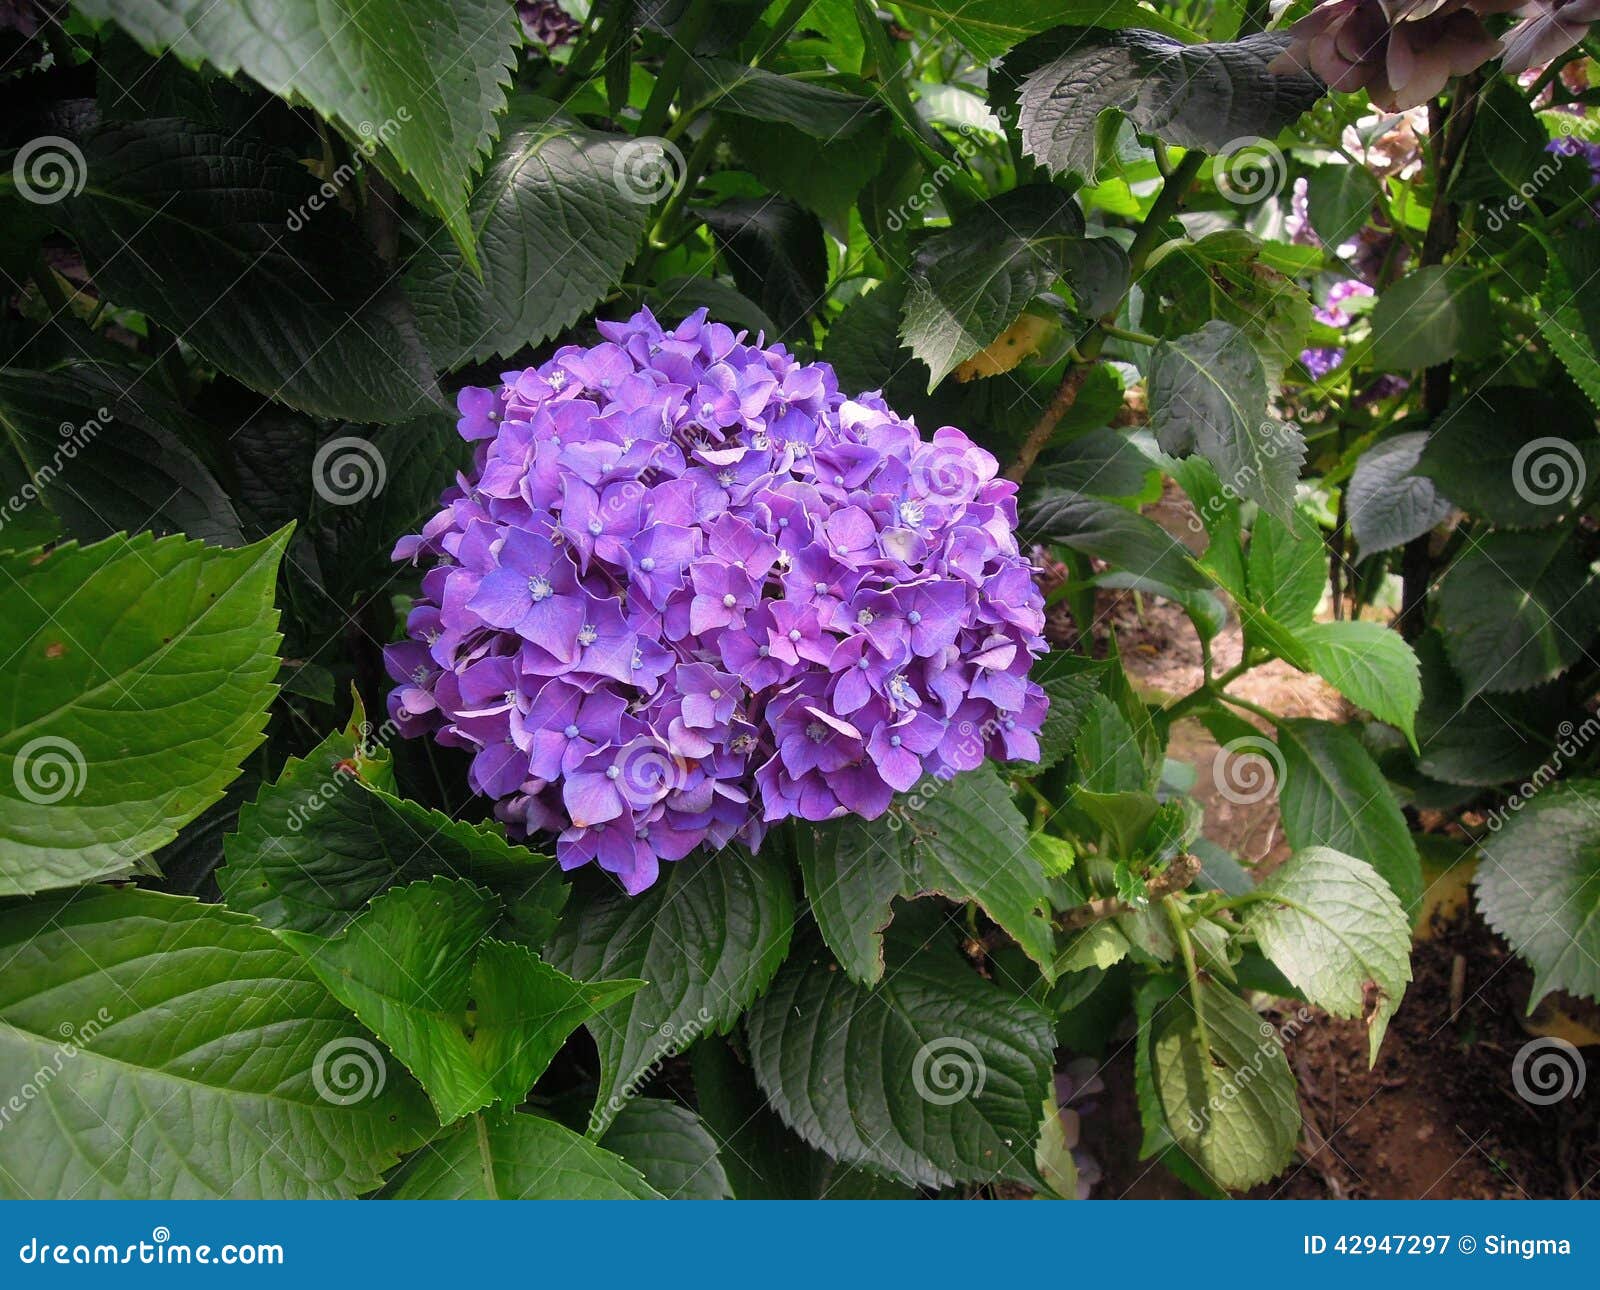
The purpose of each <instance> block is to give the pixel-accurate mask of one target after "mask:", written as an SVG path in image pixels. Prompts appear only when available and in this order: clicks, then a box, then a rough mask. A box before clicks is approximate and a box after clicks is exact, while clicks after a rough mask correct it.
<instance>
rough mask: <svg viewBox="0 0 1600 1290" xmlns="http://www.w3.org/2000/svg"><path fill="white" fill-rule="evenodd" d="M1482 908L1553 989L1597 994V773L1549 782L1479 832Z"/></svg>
mask: <svg viewBox="0 0 1600 1290" xmlns="http://www.w3.org/2000/svg"><path fill="white" fill-rule="evenodd" d="M1478 845H1479V847H1480V848H1481V850H1482V853H1483V859H1482V860H1481V862H1480V863H1479V865H1478V872H1477V877H1476V882H1477V887H1478V908H1479V909H1480V910H1482V911H1483V916H1484V919H1485V920H1486V921H1487V922H1488V924H1489V926H1490V927H1492V928H1494V929H1495V931H1497V932H1499V933H1500V934H1501V935H1502V936H1504V937H1505V938H1506V940H1508V941H1509V942H1511V946H1512V948H1513V949H1515V950H1516V951H1517V953H1518V954H1520V955H1522V957H1523V958H1525V959H1527V960H1528V962H1529V963H1530V964H1532V965H1533V994H1532V995H1531V997H1530V998H1529V999H1528V1011H1529V1012H1532V1011H1533V1009H1534V1007H1535V1005H1537V1004H1538V1002H1539V1000H1541V999H1543V998H1544V996H1545V995H1547V994H1549V993H1550V992H1551V991H1552V990H1565V991H1567V992H1568V993H1569V994H1575V995H1580V996H1582V997H1584V998H1588V999H1600V781H1597V780H1592V779H1580V780H1570V781H1568V782H1567V783H1565V784H1556V785H1552V786H1550V787H1549V788H1546V789H1544V791H1543V792H1541V793H1539V794H1538V796H1536V797H1533V798H1532V799H1531V800H1528V801H1526V802H1524V803H1522V805H1521V809H1520V810H1518V811H1516V812H1514V813H1512V814H1511V816H1510V818H1509V819H1508V820H1506V821H1505V823H1504V825H1503V827H1500V828H1498V829H1495V828H1491V829H1490V830H1489V832H1487V833H1486V834H1485V835H1484V836H1483V837H1482V838H1481V839H1480V840H1479V844H1478Z"/></svg>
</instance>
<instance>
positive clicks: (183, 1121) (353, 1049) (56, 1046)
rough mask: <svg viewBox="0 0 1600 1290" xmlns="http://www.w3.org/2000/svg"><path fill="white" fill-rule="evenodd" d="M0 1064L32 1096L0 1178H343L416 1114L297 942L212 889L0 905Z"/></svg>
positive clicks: (226, 1193)
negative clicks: (26, 1083)
mask: <svg viewBox="0 0 1600 1290" xmlns="http://www.w3.org/2000/svg"><path fill="white" fill-rule="evenodd" d="M0 953H3V955H4V958H5V961H6V965H7V967H6V971H5V973H4V974H3V976H0V1067H3V1068H4V1069H5V1070H7V1071H11V1072H14V1073H15V1075H16V1081H17V1083H16V1084H15V1085H14V1086H13V1088H14V1091H20V1090H21V1086H22V1081H23V1080H24V1078H25V1077H26V1075H27V1073H29V1072H34V1071H41V1072H42V1071H50V1072H51V1073H52V1076H53V1077H52V1078H50V1079H49V1080H48V1081H46V1080H44V1079H42V1078H36V1079H35V1081H34V1084H33V1087H34V1088H35V1089H36V1096H34V1097H30V1098H29V1099H28V1101H27V1102H26V1104H25V1109H24V1110H23V1111H22V1113H21V1114H19V1115H16V1116H14V1117H13V1118H11V1119H10V1121H9V1122H8V1123H7V1124H6V1128H5V1132H4V1133H0V1194H3V1195H6V1196H10V1197H14V1198H22V1197H35V1198H48V1197H77V1198H79V1199H86V1198H102V1199H115V1198H124V1199H140V1200H150V1199H152V1198H156V1199H180V1198H191V1197H193V1198H207V1197H235V1198H244V1199H276V1198H285V1197H287V1198H302V1199H304V1198H320V1197H353V1196H356V1195H359V1194H361V1193H363V1192H368V1191H371V1190H373V1189H374V1188H376V1187H377V1186H378V1185H379V1183H380V1182H381V1181H382V1175H383V1173H384V1171H385V1170H387V1169H389V1168H391V1167H392V1166H393V1165H394V1164H395V1163H396V1162H397V1161H398V1159H399V1157H400V1154H401V1152H403V1151H407V1150H410V1149H412V1148H413V1147H416V1146H419V1145H421V1143H422V1142H423V1141H424V1139H425V1136H426V1134H427V1133H428V1131H429V1130H430V1128H431V1122H432V1118H433V1117H432V1115H431V1114H430V1112H429V1110H428V1104H427V1100H426V1099H425V1098H424V1097H423V1096H422V1092H421V1090H420V1089H418V1088H417V1086H416V1085H415V1084H414V1083H412V1081H411V1079H410V1077H409V1076H408V1075H407V1074H406V1073H405V1071H404V1070H403V1069H401V1068H400V1066H399V1065H398V1064H397V1063H394V1062H391V1061H389V1060H387V1059H386V1057H385V1055H384V1053H383V1052H382V1050H380V1049H379V1048H378V1046H377V1045H376V1044H375V1043H373V1042H372V1040H371V1039H370V1038H369V1037H367V1032H366V1031H365V1030H363V1029H362V1028H361V1027H360V1026H358V1025H356V1024H355V1022H353V1021H352V1020H351V1019H350V1015H349V1013H348V1012H346V1011H345V1009H344V1008H343V1007H342V1006H341V1005H340V1004H339V1003H338V1001H337V1000H335V999H334V998H333V997H332V996H331V995H329V994H328V992H327V991H326V990H324V989H323V988H322V986H321V985H320V984H319V983H318V981H317V980H316V978H315V977H314V976H313V975H312V973H311V972H310V970H309V969H307V968H306V967H305V965H304V964H302V963H301V962H300V960H299V958H298V956H296V955H295V953H294V952H293V951H292V950H290V949H288V948H287V947H286V946H283V945H280V944H279V943H278V942H277V941H276V939H275V938H274V937H273V936H272V934H271V933H270V932H268V931H266V930H265V929H263V928H261V927H260V926H258V925H257V924H256V923H255V922H254V921H253V920H251V919H249V918H245V917H242V916H241V915H238V914H233V913H229V912H228V911H227V910H225V909H223V908H221V907H220V906H217V905H202V904H199V903H197V902H195V901H192V900H189V899H186V898H182V897H177V896H163V895H158V894H156V893H154V892H147V891H136V890H131V889H124V890H110V889H106V888H100V889H95V890H91V891H86V892H75V893H72V894H71V895H68V896H61V897H49V898H44V899H40V900H35V901H32V902H30V903H29V904H26V905H21V906H16V907H13V908H11V909H8V910H6V911H4V912H3V913H0Z"/></svg>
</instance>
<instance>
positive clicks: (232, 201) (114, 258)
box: [50, 3, 438, 421]
mask: <svg viewBox="0 0 1600 1290" xmlns="http://www.w3.org/2000/svg"><path fill="white" fill-rule="evenodd" d="M223 8H227V9H232V8H234V6H233V5H232V4H227V3H224V4H223V5H219V6H214V7H213V8H212V10H210V11H209V12H212V13H216V12H218V11H219V10H221V9H223ZM83 153H84V158H85V163H86V174H87V176H88V179H87V183H86V185H85V187H84V189H83V192H82V193H81V194H80V195H78V196H75V197H69V198H67V199H66V200H64V201H62V202H60V203H59V204H57V205H56V206H53V207H51V208H50V209H51V211H52V212H53V213H54V215H55V217H56V218H58V219H60V220H61V221H62V222H63V223H64V224H65V225H66V227H67V228H68V229H69V231H70V232H71V233H72V235H73V237H74V238H75V239H76V241H77V243H78V246H79V248H80V249H81V250H82V251H83V254H84V258H85V259H86V260H87V262H88V265H89V268H90V271H91V273H92V274H93V276H94V281H95V285H96V286H97V287H99V289H100V290H101V291H102V292H104V293H105V294H106V295H107V296H109V297H110V298H111V299H113V300H115V301H116V302H117V303H118V304H120V305H122V306H124V307H127V308H133V309H138V310H140V311H141V312H143V313H146V314H149V315H150V316H151V317H152V318H154V319H155V320H156V321H158V322H160V323H162V324H164V325H165V326H166V327H167V328H168V329H169V330H171V331H173V332H176V333H178V334H179V335H181V336H182V337H183V338H184V340H185V341H186V342H188V343H189V344H191V345H193V346H194V347H195V349H197V350H199V351H200V353H201V354H202V355H204V356H205V358H207V359H208V360H210V361H211V362H212V363H215V364H216V365H217V366H218V367H220V368H222V369H223V371H225V372H227V373H228V374H229V375H230V376H234V377H236V378H238V379H239V380H240V381H242V382H244V384H246V385H248V386H250V388H251V389H254V390H259V391H261V392H262V393H263V394H266V395H268V396H269V397H271V398H274V399H279V400H281V401H282V402H284V403H288V404H290V405H291V406H293V407H297V408H301V409H303V410H304V411H307V412H312V413H316V414H317V415H319V416H328V417H348V418H350V419H351V420H355V421H403V420H405V419H406V418H408V417H412V416H415V415H416V414H417V413H418V412H420V411H423V410H424V409H425V408H426V407H427V406H428V405H429V404H431V403H433V402H436V401H437V399H438V392H437V389H436V387H435V386H434V382H433V371H432V367H433V365H432V362H431V361H430V360H429V358H428V355H427V353H426V352H425V351H424V349H423V346H422V341H421V337H420V335H419V333H418V330H417V324H416V319H415V318H413V317H412V316H411V310H410V306H409V305H408V304H407V303H406V300H405V297H404V296H403V295H402V294H401V292H400V291H399V290H398V288H396V287H393V286H391V285H387V284H388V280H389V278H390V276H391V275H390V274H389V272H388V270H386V269H385V268H384V267H383V266H382V265H381V264H380V263H379V262H378V260H377V258H376V257H375V256H374V255H372V254H371V253H370V252H368V251H366V250H365V249H364V243H363V241H362V238H361V235H360V232H359V230H358V229H357V228H356V225H355V223H354V221H352V220H351V219H350V218H349V217H347V216H346V215H345V214H344V213H343V212H342V211H341V210H338V209H336V208H334V207H333V206H330V205H328V203H327V201H326V199H325V198H323V197H321V196H320V195H319V194H320V192H321V189H320V187H319V185H318V183H317V181H316V180H315V179H314V178H313V177H312V176H311V175H310V174H309V173H308V172H307V171H306V170H305V169H304V168H303V167H301V166H299V165H298V164H296V162H295V160H294V158H293V157H292V156H290V155H288V154H287V153H280V152H278V151H277V150H275V149H273V148H271V147H269V146H267V145H266V144H264V143H262V142H260V141H258V140H256V139H254V138H252V137H250V136H249V135H246V134H240V133H238V132H236V131H224V130H221V129H214V128H210V127H203V126H196V125H193V124H191V123H189V122H186V121H178V120H172V119H166V120H156V121H141V122H126V123H123V124H120V125H111V126H105V127H102V128H101V129H99V130H96V131H94V132H93V133H92V134H91V135H90V136H89V137H88V138H87V139H86V140H85V143H84V148H83ZM313 201H315V202H316V203H317V204H318V205H319V206H322V207H323V209H320V210H319V209H317V207H315V206H312V205H310V203H312V202H313ZM297 223H298V225H299V226H298V227H296V224H297ZM241 317H243V318H248V319H250V322H251V325H249V326H240V325H239V320H240V318H241Z"/></svg>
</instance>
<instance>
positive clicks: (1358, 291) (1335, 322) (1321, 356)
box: [1300, 278, 1373, 380]
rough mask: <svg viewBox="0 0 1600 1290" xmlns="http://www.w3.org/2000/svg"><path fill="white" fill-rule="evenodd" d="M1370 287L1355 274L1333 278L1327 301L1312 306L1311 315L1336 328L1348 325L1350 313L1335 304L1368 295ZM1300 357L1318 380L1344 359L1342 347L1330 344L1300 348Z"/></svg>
mask: <svg viewBox="0 0 1600 1290" xmlns="http://www.w3.org/2000/svg"><path fill="white" fill-rule="evenodd" d="M1372 294H1373V290H1372V288H1371V287H1369V286H1368V285H1367V284H1366V283H1365V282H1362V281H1361V280H1360V279H1358V278H1346V279H1345V280H1344V281H1343V282H1336V283H1334V284H1333V286H1332V287H1331V288H1330V289H1329V291H1328V298H1327V301H1326V302H1325V303H1324V304H1323V305H1322V307H1321V308H1318V309H1313V310H1312V311H1311V314H1312V316H1313V317H1314V318H1315V319H1316V320H1317V321H1318V322H1319V323H1322V324H1323V325H1324V326H1325V327H1338V328H1339V329H1340V330H1343V329H1344V328H1346V327H1348V326H1349V325H1350V321H1351V319H1350V313H1349V311H1348V310H1345V309H1341V308H1339V306H1340V305H1341V304H1342V303H1344V301H1346V300H1349V299H1350V298H1351V297H1352V296H1370V295H1372ZM1300 361H1301V362H1302V363H1304V364H1305V365H1306V371H1308V372H1310V373H1311V375H1312V376H1313V377H1314V378H1315V379H1317V380H1321V379H1322V378H1323V377H1324V376H1326V375H1327V374H1328V373H1329V372H1331V371H1333V369H1334V368H1336V367H1338V366H1339V364H1340V363H1342V362H1344V350H1342V349H1337V348H1332V347H1327V346H1324V347H1319V348H1317V349H1305V350H1301V351H1300Z"/></svg>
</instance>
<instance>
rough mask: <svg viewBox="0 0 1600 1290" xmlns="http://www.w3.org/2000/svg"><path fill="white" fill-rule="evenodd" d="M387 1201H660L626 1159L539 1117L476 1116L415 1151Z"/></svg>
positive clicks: (387, 1190)
mask: <svg viewBox="0 0 1600 1290" xmlns="http://www.w3.org/2000/svg"><path fill="white" fill-rule="evenodd" d="M383 1195H384V1198H385V1199H387V1200H660V1199H661V1197H660V1196H659V1195H658V1194H657V1193H656V1191H655V1189H654V1188H653V1187H651V1186H650V1184H649V1183H648V1182H646V1181H645V1177H644V1175H643V1174H641V1173H640V1172H639V1171H638V1170H637V1169H635V1168H634V1167H633V1166H632V1165H630V1164H629V1163H628V1162H627V1161H625V1160H623V1159H622V1157H620V1156H617V1155H613V1154H612V1153H611V1152H609V1151H606V1150H604V1149H603V1148H601V1147H597V1146H596V1145H595V1144H594V1143H592V1142H590V1141H589V1140H588V1139H587V1138H583V1137H580V1136H579V1135H578V1134H576V1133H574V1132H573V1131H572V1130H571V1129H567V1128H563V1127H562V1126H561V1125H559V1124H557V1123H556V1122H555V1121H554V1120H546V1119H544V1118H542V1117H541V1116H537V1115H513V1116H511V1117H510V1118H509V1119H508V1120H506V1121H505V1122H504V1123H499V1124H494V1123H490V1122H489V1121H487V1120H485V1119H484V1118H483V1117H482V1116H473V1117H472V1118H471V1119H470V1120H465V1121H463V1122H462V1123H461V1124H459V1125H457V1126H456V1127H455V1128H453V1129H450V1130H448V1131H446V1132H445V1133H444V1134H442V1135H441V1136H439V1137H437V1138H435V1139H434V1140H433V1141H432V1142H430V1143H429V1144H428V1145H427V1147H426V1149H424V1150H422V1151H419V1152H417V1154H416V1155H414V1156H412V1157H411V1159H410V1160H408V1161H406V1163H405V1167H404V1168H402V1169H401V1170H400V1172H399V1173H397V1174H396V1175H395V1176H394V1178H393V1179H392V1180H391V1181H390V1183H389V1185H388V1186H387V1187H386V1188H385V1189H384V1192H383Z"/></svg>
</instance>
